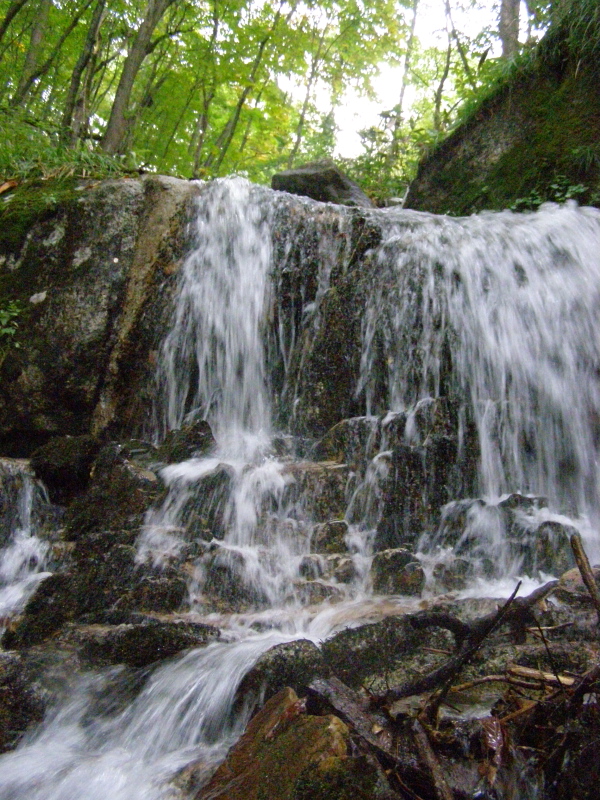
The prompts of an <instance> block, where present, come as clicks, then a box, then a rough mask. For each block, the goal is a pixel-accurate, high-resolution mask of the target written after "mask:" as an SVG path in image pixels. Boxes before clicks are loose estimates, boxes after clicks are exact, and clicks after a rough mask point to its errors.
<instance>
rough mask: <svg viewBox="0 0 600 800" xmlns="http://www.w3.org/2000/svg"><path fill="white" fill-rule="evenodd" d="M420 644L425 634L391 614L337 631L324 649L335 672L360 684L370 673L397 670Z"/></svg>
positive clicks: (325, 657) (324, 657)
mask: <svg viewBox="0 0 600 800" xmlns="http://www.w3.org/2000/svg"><path fill="white" fill-rule="evenodd" d="M420 644H422V634H419V633H418V632H417V631H415V630H414V629H413V628H412V627H411V626H410V625H409V624H408V623H407V622H406V621H405V620H403V619H402V618H398V617H390V618H389V619H385V620H383V621H382V622H377V623H374V624H370V625H361V626H360V627H358V628H348V629H346V630H343V631H340V633H336V634H334V635H333V636H332V637H331V638H330V639H327V640H326V641H325V642H323V643H322V645H321V652H322V654H323V659H324V661H325V664H326V666H327V667H328V669H330V670H331V672H332V673H333V674H334V675H336V676H337V677H338V678H340V679H341V680H342V681H344V683H346V684H348V686H351V687H353V688H359V687H360V686H361V685H362V684H363V682H364V681H365V680H366V679H367V678H369V677H372V676H375V675H377V676H384V675H385V674H386V673H387V674H389V673H391V672H393V671H394V670H395V669H396V668H397V666H398V663H399V662H400V661H401V660H402V659H403V658H405V657H406V656H407V655H410V654H411V653H413V652H414V651H415V650H416V649H417V648H418V647H419V645H420Z"/></svg>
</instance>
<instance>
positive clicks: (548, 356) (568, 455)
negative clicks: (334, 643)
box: [0, 180, 600, 800]
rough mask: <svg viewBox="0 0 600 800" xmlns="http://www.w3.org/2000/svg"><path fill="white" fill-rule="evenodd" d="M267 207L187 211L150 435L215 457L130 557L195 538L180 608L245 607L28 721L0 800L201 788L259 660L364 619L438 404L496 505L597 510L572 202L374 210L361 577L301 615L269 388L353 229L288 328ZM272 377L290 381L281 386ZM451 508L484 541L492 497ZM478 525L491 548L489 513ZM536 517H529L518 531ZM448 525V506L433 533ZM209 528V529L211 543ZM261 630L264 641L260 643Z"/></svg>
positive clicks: (289, 479)
mask: <svg viewBox="0 0 600 800" xmlns="http://www.w3.org/2000/svg"><path fill="white" fill-rule="evenodd" d="M275 197H276V196H274V195H272V194H271V193H269V192H267V191H266V190H259V189H257V188H252V187H250V186H249V185H248V184H247V183H246V182H244V181H240V180H233V181H217V182H215V183H214V184H212V185H211V186H210V187H205V189H204V190H203V192H202V193H201V196H200V198H199V201H198V209H197V218H196V220H195V226H196V227H195V231H194V232H193V239H194V246H193V249H192V251H191V252H190V255H189V256H188V258H187V260H186V262H185V264H184V265H183V267H182V271H181V275H180V281H179V286H178V291H177V295H176V298H175V307H174V313H173V325H172V328H171V330H170V332H169V333H168V335H167V336H166V338H165V340H164V343H163V345H162V348H161V351H160V359H159V362H160V363H159V367H158V390H157V398H158V399H157V402H156V407H155V410H154V417H155V420H156V430H155V437H156V439H157V440H160V439H161V438H162V437H163V436H164V435H165V433H166V432H167V430H170V429H173V428H178V427H180V426H182V425H184V424H186V423H188V422H189V423H193V422H194V421H196V420H198V419H200V418H206V419H207V420H208V421H209V423H210V425H211V428H212V430H213V432H214V434H215V438H216V442H217V444H216V447H215V448H214V450H213V451H212V452H211V453H209V454H208V455H205V456H203V457H195V458H190V459H188V460H186V461H184V462H182V463H180V464H171V465H169V466H167V467H165V468H164V469H163V471H162V478H163V480H164V483H165V484H166V486H167V487H168V494H167V497H166V499H165V500H164V502H163V504H162V505H161V506H160V507H157V508H155V509H153V510H152V511H151V512H149V514H148V516H147V519H146V524H145V526H144V530H143V531H142V533H141V535H140V538H139V541H138V560H139V561H140V562H145V561H152V562H153V563H154V564H155V565H160V564H168V563H169V562H170V560H172V559H176V558H177V557H178V555H179V553H181V552H182V551H183V550H184V549H185V547H186V546H188V545H190V544H191V543H193V544H197V545H198V546H199V550H200V555H199V558H198V560H197V562H196V569H195V573H194V575H193V577H192V579H191V580H190V593H191V597H190V600H191V605H192V607H193V608H195V609H196V610H198V609H200V610H201V609H202V608H203V602H204V600H203V592H204V589H205V587H206V585H207V583H208V582H210V580H211V570H212V571H213V573H214V570H217V572H218V574H219V575H220V577H221V579H223V576H224V575H225V576H228V577H227V580H229V582H230V584H231V586H232V587H233V589H234V590H235V591H236V592H239V591H242V593H243V598H244V601H245V602H246V603H247V605H249V606H250V608H251V609H254V611H255V613H254V614H248V615H247V617H246V618H244V617H243V616H242V617H238V616H236V615H231V616H230V617H229V619H227V613H226V612H227V611H228V609H227V608H225V609H224V611H223V613H221V615H220V617H219V620H220V622H219V624H220V625H221V627H224V628H227V635H226V639H227V640H226V641H220V642H216V643H213V644H211V645H209V646H208V647H206V648H205V649H204V650H193V651H191V652H190V653H188V654H187V655H185V656H184V657H183V658H180V659H178V660H175V661H173V662H171V663H167V664H165V665H163V666H162V667H160V668H158V669H157V670H155V672H154V673H153V674H152V675H151V676H150V677H149V679H148V681H147V683H146V684H145V686H144V687H143V688H142V689H141V690H140V691H139V693H138V695H137V697H135V698H134V699H133V700H131V702H129V703H124V704H123V705H122V706H121V707H120V708H119V710H117V711H115V710H114V709H113V710H112V711H110V710H108V711H107V710H106V709H105V710H104V711H102V709H98V708H97V703H96V701H95V698H97V697H98V695H99V694H102V693H108V692H110V686H111V681H113V679H114V678H115V676H118V675H119V674H120V671H121V668H117V669H116V670H107V671H105V672H103V673H96V674H92V675H84V676H83V677H80V678H77V679H74V681H73V682H72V683H70V684H68V685H67V686H66V687H65V689H64V695H65V696H63V697H58V698H57V700H56V704H55V710H54V712H53V713H50V714H49V715H47V718H46V720H45V722H44V723H43V725H42V726H41V728H40V729H38V730H37V731H33V732H31V733H30V734H29V736H28V737H27V738H26V740H25V741H24V742H23V743H22V744H21V746H20V747H19V749H18V750H17V751H15V753H13V754H7V755H5V756H3V757H2V758H1V759H0V800H9V798H10V800H16V799H17V798H18V799H19V800H21V798H23V799H24V798H25V797H27V798H34V800H35V798H39V800H42V798H44V800H67V798H68V800H104V798H106V797H107V796H110V797H112V798H115V800H125V798H127V800H136V798H140V800H141V798H144V800H166V799H167V798H174V797H179V796H181V792H180V791H179V790H178V789H177V788H176V786H177V783H176V781H173V778H174V776H176V774H177V772H178V770H180V769H181V768H182V767H184V766H185V765H187V764H189V763H190V762H192V761H194V762H203V764H204V767H203V768H202V769H199V771H198V770H197V773H196V774H197V775H198V774H206V775H208V774H209V773H210V771H211V769H212V768H213V767H214V765H215V764H216V763H218V762H219V761H220V760H222V758H223V757H224V754H225V752H226V750H227V748H228V746H229V745H230V744H231V743H232V742H233V741H234V740H235V739H236V737H237V736H238V735H239V733H240V731H241V730H242V729H243V727H244V725H245V723H246V721H247V719H248V716H249V713H250V711H251V709H249V708H246V709H244V710H242V711H241V712H238V713H237V715H236V714H234V713H233V711H232V709H233V701H234V697H235V692H236V689H237V686H238V685H239V682H240V680H241V678H242V677H243V675H244V674H245V673H246V672H247V670H248V669H249V668H250V667H251V666H252V665H253V664H254V663H255V661H256V659H257V658H258V656H259V655H261V654H262V653H263V652H264V651H265V650H267V649H268V648H269V647H271V646H272V645H274V644H278V643H281V642H285V641H289V640H291V639H294V638H299V637H301V636H302V637H304V638H309V639H313V640H319V639H322V638H325V637H327V636H328V635H329V634H330V633H331V632H332V631H333V630H335V629H336V628H338V627H342V626H343V625H345V624H348V623H349V622H353V623H356V622H357V621H366V620H369V619H373V618H376V617H377V611H376V610H375V611H374V607H373V604H369V603H366V602H365V603H363V604H362V605H361V600H362V599H363V598H364V596H365V592H366V591H367V590H368V581H367V580H365V576H366V574H367V572H366V569H365V564H366V566H367V567H368V560H369V554H368V549H369V546H370V542H372V539H373V530H374V528H375V527H376V525H377V523H378V519H379V516H380V514H381V504H382V494H381V486H382V483H384V482H385V481H386V480H387V479H388V477H389V474H390V469H391V468H392V466H391V465H392V464H393V458H394V457H395V456H394V454H393V448H394V446H395V444H394V442H396V443H397V442H398V440H399V439H400V440H401V441H403V442H404V443H405V444H406V446H407V447H409V448H410V447H417V446H421V445H425V444H426V441H427V437H428V435H429V434H428V432H427V429H426V426H423V425H422V424H421V422H420V420H421V418H422V417H423V416H424V417H427V413H428V409H429V408H430V407H432V402H434V401H436V400H437V399H438V398H441V397H444V398H449V399H450V401H451V402H453V403H455V404H456V405H458V406H459V410H458V412H457V418H458V420H459V425H458V428H459V434H458V438H459V441H458V449H459V451H460V449H461V448H464V447H465V446H466V445H465V436H466V433H465V432H466V430H467V428H468V426H469V425H473V426H474V427H475V429H476V431H477V434H478V441H479V450H480V454H481V457H480V460H479V481H480V486H481V491H482V494H484V495H485V496H486V498H487V500H488V501H489V500H490V499H491V498H495V499H496V500H497V499H499V497H500V496H501V495H502V493H507V492H513V493H514V492H517V491H519V492H522V493H529V494H531V493H535V494H536V495H537V494H540V495H542V494H543V495H546V496H548V498H549V499H550V502H551V503H552V504H553V505H554V508H555V509H556V511H559V510H570V509H572V510H576V511H578V512H579V513H587V514H588V515H589V516H590V518H594V517H595V515H596V512H597V506H598V498H597V489H598V471H597V470H598V467H597V464H596V455H597V441H598V436H597V422H598V419H599V418H600V417H599V412H600V406H599V402H600V396H599V394H598V388H597V385H596V380H597V368H598V364H599V362H600V358H599V353H598V345H599V342H598V337H597V335H596V334H595V318H596V316H597V315H596V312H597V308H598V298H599V294H598V288H599V287H600V267H599V263H598V256H597V253H598V252H600V248H599V247H598V245H599V244H600V242H599V241H598V240H599V238H600V218H599V217H600V215H599V214H598V213H597V212H595V211H592V210H586V209H583V210H580V209H576V208H574V207H567V208H563V209H559V208H555V207H552V208H548V209H543V210H542V211H540V212H538V213H537V214H533V215H526V216H519V215H514V214H509V213H506V214H496V215H481V216H480V217H473V218H470V219H468V220H451V219H447V218H437V217H432V216H430V215H426V214H417V213H413V212H404V211H397V210H394V211H388V212H368V213H367V216H369V215H370V218H371V220H372V221H376V222H377V225H378V226H379V228H380V230H381V241H380V243H379V244H373V247H372V248H371V249H370V250H369V251H367V253H366V256H365V262H364V264H363V274H362V275H361V276H360V281H362V282H363V283H364V284H365V285H366V286H367V290H366V291H365V292H364V298H365V300H364V308H363V309H361V311H360V312H359V313H360V315H361V316H362V318H363V341H362V360H361V364H360V374H357V375H356V398H357V400H356V402H357V403H360V402H363V400H362V398H364V410H365V411H366V412H367V414H368V415H370V416H369V417H368V418H365V419H364V420H363V421H362V422H361V423H360V424H362V425H363V428H366V429H368V435H367V438H366V441H367V445H366V448H365V449H366V452H367V453H369V459H367V458H366V456H365V457H363V463H362V466H360V467H359V468H357V469H356V470H355V474H353V473H349V483H348V497H347V499H348V500H349V507H348V510H347V514H346V516H347V519H348V521H349V522H350V523H351V525H350V528H349V532H348V534H347V536H346V543H347V545H348V546H349V547H350V548H351V549H352V548H353V549H354V551H355V553H354V555H355V560H356V578H355V579H354V580H352V581H350V582H349V583H348V584H346V585H345V587H342V589H343V591H340V592H339V594H338V598H342V599H345V600H346V603H343V602H342V603H340V605H338V606H337V607H336V606H334V605H333V604H332V605H328V604H324V605H322V606H320V607H318V608H312V607H311V606H310V603H308V602H307V601H305V602H304V605H303V604H302V602H301V597H300V593H299V592H298V590H297V583H298V578H299V577H300V575H301V564H302V563H303V558H304V557H305V556H306V555H307V554H308V553H309V552H310V545H311V534H312V529H313V524H312V523H313V520H312V519H311V510H310V509H311V500H313V501H314V498H311V497H310V496H309V495H310V493H311V488H310V484H307V488H306V489H305V494H304V495H303V494H302V491H301V490H300V489H298V491H296V492H295V493H294V492H293V491H291V488H293V486H294V484H298V485H299V484H300V482H301V481H300V479H299V478H298V475H299V474H300V471H301V469H302V468H303V467H302V465H298V464H297V463H294V462H293V458H292V448H291V447H288V446H287V441H288V440H286V439H285V437H280V439H279V443H275V440H274V438H273V418H274V417H276V416H277V414H276V413H275V411H274V409H275V408H276V407H277V408H278V409H279V411H278V414H279V416H282V412H281V408H282V407H283V408H284V411H283V414H284V415H285V413H286V412H285V407H284V405H285V404H283V405H282V403H281V402H280V400H281V398H275V397H273V394H274V392H273V385H274V384H275V383H277V386H278V388H279V391H280V393H281V395H282V396H284V397H285V398H287V402H288V406H287V414H288V418H289V419H295V413H296V403H299V402H300V401H301V399H302V398H301V397H300V395H301V391H302V389H301V388H299V387H300V385H301V382H300V381H299V378H298V374H299V369H300V367H301V365H302V364H303V363H304V361H305V360H306V359H308V355H307V354H308V353H309V350H310V346H311V342H312V341H314V340H315V338H316V335H317V332H318V329H319V326H321V325H323V324H324V323H323V318H322V316H321V304H322V301H323V299H324V298H326V297H327V294H328V291H329V285H330V279H332V277H331V276H332V273H333V268H334V267H335V268H336V269H339V270H341V271H342V272H343V273H344V274H346V271H348V273H349V271H350V268H351V261H352V258H353V247H352V246H351V236H350V232H349V231H350V228H351V226H350V225H347V222H348V221H349V220H350V216H351V215H350V212H349V211H348V210H345V211H344V210H339V211H338V210H337V209H336V210H335V214H336V215H337V222H336V225H337V228H336V231H335V237H334V238H335V244H333V245H329V244H328V245H327V246H324V245H323V246H321V247H319V248H318V251H319V252H318V253H317V256H315V254H314V253H313V254H312V255H313V256H315V258H320V259H321V261H320V263H319V265H318V267H317V268H316V274H313V275H312V276H311V278H310V280H307V282H306V285H304V284H303V285H301V286H300V287H299V288H298V287H297V288H298V290H297V291H296V292H295V295H294V297H293V298H292V299H290V297H287V300H286V302H287V303H288V308H287V312H288V313H287V316H285V315H284V314H283V313H281V307H280V306H281V305H282V304H283V300H282V298H279V297H278V296H277V294H276V292H275V290H274V287H275V286H277V287H278V288H281V287H282V286H283V285H284V283H285V281H284V278H283V277H282V276H285V275H286V269H287V266H286V265H287V261H286V259H289V258H290V257H291V256H290V254H291V252H292V250H293V248H294V247H297V243H294V242H293V238H294V236H295V235H297V229H295V228H294V225H293V224H291V225H290V226H289V230H288V233H287V238H286V234H285V233H284V232H282V231H280V230H274V222H273V220H274V219H275V217H276V216H277V214H276V204H277V203H280V204H281V203H284V204H285V203H286V202H287V201H286V200H285V199H284V198H283V197H280V198H278V199H275ZM294 203H306V204H308V206H309V207H310V206H311V204H310V203H309V202H308V201H300V200H294ZM291 216H293V214H291ZM315 226H316V228H318V225H317V224H316V223H315ZM288 277H289V276H288ZM288 277H286V280H287V279H288ZM290 280H291V279H290ZM309 284H310V286H309ZM298 298H300V299H298ZM295 303H297V304H298V305H297V307H296V306H295V305H294V304H295ZM278 304H279V305H278ZM299 365H300V367H299ZM382 365H383V366H382ZM294 370H296V371H294ZM277 371H279V373H282V372H283V378H282V376H281V374H280V375H279V377H278V378H277V381H275V379H274V377H273V374H274V372H277ZM382 371H383V372H384V373H385V374H384V376H383V378H384V380H383V381H382ZM382 382H383V384H384V386H383V387H382ZM388 409H391V412H392V413H389V414H388V413H385V414H382V412H384V411H387V410H388ZM375 414H381V416H380V417H379V418H378V417H376V416H374V415H375ZM282 443H283V444H282ZM276 452H277V453H278V454H279V455H278V456H276V455H275V453H276ZM282 453H283V455H282ZM342 466H344V465H342ZM323 469H325V467H323ZM351 490H352V491H351ZM463 502H464V503H465V504H466V505H465V506H464V508H465V509H466V511H465V514H466V516H467V517H468V516H469V513H470V514H471V518H470V521H469V519H468V520H467V523H468V524H467V526H466V527H465V531H467V533H468V535H469V536H471V538H472V537H473V536H476V535H477V531H478V530H481V529H482V525H481V524H480V521H478V518H477V514H478V509H477V506H476V505H474V504H475V503H476V502H480V503H481V505H482V506H486V505H487V506H488V507H489V506H490V503H487V504H486V503H484V502H483V501H475V500H473V499H472V498H471V500H469V501H467V500H466V499H464V500H463ZM468 503H471V504H470V505H468ZM312 507H314V502H313V506H312ZM494 507H495V506H494ZM470 509H472V510H471V511H469V510H470ZM488 511H489V509H488ZM486 513H487V515H488V519H487V523H486V525H487V528H486V529H489V537H490V538H489V541H490V542H493V546H494V547H497V546H499V545H498V542H499V541H500V540H501V539H502V537H503V536H504V532H503V530H501V528H502V525H501V524H500V523H498V524H496V523H497V522H498V520H499V519H500V515H499V512H498V513H496V516H494V513H495V512H491V514H490V513H488V512H486ZM537 513H539V502H538V505H535V503H532V504H531V508H530V510H529V511H528V512H527V513H526V514H525V516H527V514H529V517H528V518H530V519H533V517H535V515H536V514H537ZM451 515H452V508H451V507H450V506H447V507H446V509H445V510H444V511H443V512H442V522H443V523H444V520H447V519H448V518H449V516H451ZM492 517H493V519H492ZM207 520H208V521H209V522H210V528H211V533H212V534H216V532H218V533H219V535H218V537H216V538H215V539H212V540H211V541H206V539H207V537H206V536H205V535H204V533H205V529H206V527H207ZM525 522H527V520H525ZM525 522H524V524H525ZM469 524H471V529H469ZM478 525H479V528H478ZM442 527H443V525H442ZM429 534H430V539H429V542H428V546H429V547H432V546H433V545H434V544H435V539H434V537H432V536H431V534H432V532H431V531H429ZM520 567H521V563H520V562H519V563H517V564H516V565H515V566H514V569H515V570H518V569H519V568H520ZM512 568H513V567H511V569H512ZM334 583H335V581H334ZM257 607H258V608H259V609H262V611H259V612H256V608H257ZM209 610H210V609H209ZM254 624H256V626H257V627H258V628H261V627H263V626H266V627H267V628H270V629H271V630H269V631H268V632H266V633H265V632H262V633H260V632H257V631H256V630H255V628H253V627H252V626H253V625H254ZM108 706H109V708H110V704H108Z"/></svg>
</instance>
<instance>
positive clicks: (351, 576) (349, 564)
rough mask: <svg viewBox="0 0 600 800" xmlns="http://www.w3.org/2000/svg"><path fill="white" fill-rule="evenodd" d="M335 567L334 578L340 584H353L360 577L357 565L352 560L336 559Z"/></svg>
mask: <svg viewBox="0 0 600 800" xmlns="http://www.w3.org/2000/svg"><path fill="white" fill-rule="evenodd" d="M333 567H334V569H333V577H334V578H335V579H336V581H338V582H339V583H352V581H353V580H355V579H356V578H357V577H358V572H357V569H356V565H355V563H354V561H353V560H352V559H351V558H339V559H335V561H334V562H333Z"/></svg>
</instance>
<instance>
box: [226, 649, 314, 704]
mask: <svg viewBox="0 0 600 800" xmlns="http://www.w3.org/2000/svg"><path fill="white" fill-rule="evenodd" d="M327 674H328V669H327V667H326V666H325V662H324V660H323V656H322V655H321V651H320V650H319V648H318V647H317V645H316V644H314V643H313V642H310V641H309V640H308V639H297V640H296V641H293V642H285V643H284V644H277V645H275V646H274V647H271V648H270V649H269V650H267V651H266V653H263V654H262V656H260V658H259V659H258V661H257V662H256V663H255V665H254V666H253V667H252V669H251V670H250V671H249V672H248V673H247V674H246V675H245V677H244V679H243V680H242V682H241V684H240V686H239V688H238V691H237V698H238V700H237V701H236V704H237V705H239V704H240V703H241V702H243V701H244V699H245V698H247V697H248V695H249V694H251V695H252V696H253V697H254V698H261V699H262V701H263V702H264V700H268V699H270V698H271V697H273V695H275V694H277V692H279V691H281V690H282V689H283V688H284V687H285V686H289V687H291V688H292V689H294V691H296V692H298V694H305V693H306V689H307V687H308V685H309V684H310V682H311V681H312V680H314V679H315V678H319V677H324V676H325V675H327Z"/></svg>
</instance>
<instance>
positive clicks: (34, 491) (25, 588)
mask: <svg viewBox="0 0 600 800" xmlns="http://www.w3.org/2000/svg"><path fill="white" fill-rule="evenodd" d="M0 484H1V487H2V494H3V504H4V506H5V509H6V510H5V514H4V517H3V520H2V527H3V530H2V531H1V532H0V542H2V543H3V546H2V547H1V548H0V631H1V630H2V629H3V628H4V627H5V626H6V624H7V622H8V621H9V620H10V618H11V617H13V616H14V615H15V614H18V613H19V612H20V611H22V609H23V608H24V606H25V603H26V602H27V600H28V599H29V597H31V595H32V593H33V591H34V590H35V587H36V586H37V585H38V583H39V582H40V581H41V580H42V579H43V578H45V577H47V576H48V575H49V573H48V572H45V571H44V569H45V567H46V562H47V558H48V549H49V546H48V542H47V541H44V540H42V539H39V538H38V537H37V535H36V528H35V521H34V519H33V508H34V503H35V502H36V501H38V502H39V499H40V498H39V495H40V494H41V493H42V489H41V487H40V486H39V484H38V483H37V482H36V481H35V479H34V478H33V476H32V475H31V473H30V472H29V471H28V469H27V467H26V466H25V465H24V464H23V463H22V462H19V461H11V460H9V459H2V460H1V461H0ZM42 502H44V499H42Z"/></svg>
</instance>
